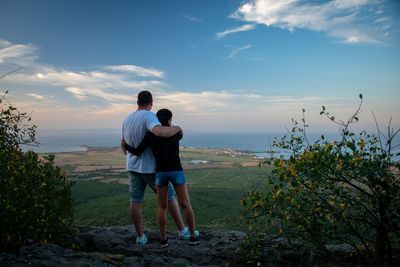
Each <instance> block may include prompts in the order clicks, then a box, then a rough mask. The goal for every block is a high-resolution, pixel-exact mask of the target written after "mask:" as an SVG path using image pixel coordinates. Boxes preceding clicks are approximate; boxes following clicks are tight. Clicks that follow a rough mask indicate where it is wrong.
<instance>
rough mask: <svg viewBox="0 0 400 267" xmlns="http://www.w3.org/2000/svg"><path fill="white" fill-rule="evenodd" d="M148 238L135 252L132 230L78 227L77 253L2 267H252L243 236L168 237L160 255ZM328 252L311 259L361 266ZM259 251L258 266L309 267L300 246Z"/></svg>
mask: <svg viewBox="0 0 400 267" xmlns="http://www.w3.org/2000/svg"><path fill="white" fill-rule="evenodd" d="M146 234H147V236H148V238H149V243H148V244H147V245H146V246H144V247H138V246H137V245H136V242H135V241H136V238H135V236H134V234H133V233H132V227H130V226H126V227H116V226H113V227H108V228H101V227H78V234H77V237H76V241H77V244H78V249H76V250H72V249H67V248H63V247H60V246H57V245H54V244H48V245H35V244H33V245H30V246H25V247H22V248H21V249H20V250H19V252H18V253H17V254H12V253H6V252H0V266H12V267H25V266H41V267H42V266H43V267H50V266H65V267H67V266H68V267H69V266H82V267H84V266H85V267H91V266H102V267H108V266H233V267H236V266H251V265H250V264H248V263H247V262H246V261H245V260H244V259H243V258H242V257H241V255H240V253H239V246H240V244H241V242H242V241H243V240H244V238H245V234H244V233H243V232H238V231H226V232H218V231H206V232H201V233H200V237H201V239H200V243H199V245H197V246H189V245H188V242H187V241H185V240H178V238H177V234H176V233H169V236H168V238H169V242H168V243H169V247H167V248H164V249H161V248H160V246H159V243H158V237H159V236H158V232H157V231H150V232H147V233H146ZM327 249H328V250H329V251H330V252H331V253H332V257H331V258H329V259H328V258H319V259H318V255H314V259H316V260H317V261H318V262H320V263H321V265H322V266H329V267H333V266H360V265H359V264H358V262H357V259H356V258H355V257H354V255H355V252H354V250H353V249H352V248H351V247H349V246H346V245H334V246H327ZM262 251H263V252H262V254H263V256H262V262H263V264H264V265H267V266H293V267H294V266H310V257H311V255H310V252H309V250H308V249H307V248H306V247H304V246H303V245H302V244H301V243H298V244H297V245H296V244H294V243H293V242H292V243H291V244H290V245H289V243H288V242H287V241H285V240H284V239H282V238H275V239H270V240H269V241H267V242H265V244H264V246H263V248H262ZM315 257H316V258H315Z"/></svg>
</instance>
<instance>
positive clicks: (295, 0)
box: [231, 0, 384, 43]
mask: <svg viewBox="0 0 400 267" xmlns="http://www.w3.org/2000/svg"><path fill="white" fill-rule="evenodd" d="M379 2H380V1H378V0H333V1H328V2H325V1H324V2H313V1H311V2H310V1H300V0H280V1H275V0H249V1H246V2H245V3H243V4H242V5H240V7H239V8H238V10H237V11H236V12H234V13H233V14H232V15H231V17H233V18H236V19H240V20H243V21H246V22H250V23H258V24H263V25H266V26H268V27H272V26H273V27H279V28H282V29H288V30H289V31H294V30H296V29H307V30H312V31H320V32H325V33H327V34H328V35H330V36H333V37H336V38H339V39H341V40H343V41H344V42H347V43H383V41H384V40H383V39H384V32H383V27H372V26H371V24H373V21H374V20H375V19H376V15H377V14H376V12H377V11H376V9H375V6H376V5H378V4H379ZM379 8H381V7H379Z"/></svg>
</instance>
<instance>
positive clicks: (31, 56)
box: [0, 39, 165, 107]
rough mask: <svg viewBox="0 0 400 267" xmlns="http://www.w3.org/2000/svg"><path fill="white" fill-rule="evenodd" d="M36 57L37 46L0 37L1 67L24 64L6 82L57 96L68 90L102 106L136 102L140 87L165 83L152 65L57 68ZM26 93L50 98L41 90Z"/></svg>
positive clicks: (159, 86) (159, 72) (78, 97)
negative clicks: (49, 91) (82, 68)
mask: <svg viewBox="0 0 400 267" xmlns="http://www.w3.org/2000/svg"><path fill="white" fill-rule="evenodd" d="M38 60H39V54H38V48H37V47H36V46H34V45H31V44H13V43H11V42H9V41H6V40H2V39H0V67H3V68H4V69H6V70H7V69H9V64H13V65H16V66H19V67H21V66H22V67H23V68H22V69H21V70H19V71H17V72H15V73H13V74H12V75H9V76H7V81H8V82H11V83H15V84H26V85H30V86H38V87H39V86H40V88H52V90H55V92H56V95H58V96H63V94H62V92H68V93H70V94H71V95H72V96H73V97H74V98H76V99H77V100H79V101H88V100H91V101H96V100H101V101H102V105H103V107H104V105H106V106H107V105H112V104H113V103H121V102H123V103H128V101H135V99H134V97H133V96H134V95H135V94H136V93H138V92H139V91H141V90H143V89H146V90H152V91H159V90H161V88H163V87H164V86H165V82H164V81H163V80H162V79H163V78H164V77H165V73H164V72H163V71H161V70H158V69H154V68H146V67H142V66H138V65H134V64H129V65H110V66H100V67H97V68H93V67H91V68H88V69H87V70H84V71H75V70H71V69H59V68H56V67H54V66H51V65H46V64H43V63H41V62H39V61H38ZM60 89H61V90H60ZM39 90H41V89H39ZM27 95H29V96H31V97H34V98H36V99H40V100H44V101H49V99H48V98H46V97H44V96H43V95H42V94H40V93H29V94H27ZM64 101H69V100H64Z"/></svg>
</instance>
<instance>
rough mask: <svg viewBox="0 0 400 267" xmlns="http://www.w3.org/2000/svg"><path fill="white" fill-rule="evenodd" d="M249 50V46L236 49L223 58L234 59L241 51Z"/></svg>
mask: <svg viewBox="0 0 400 267" xmlns="http://www.w3.org/2000/svg"><path fill="white" fill-rule="evenodd" d="M249 48H251V45H245V46H242V47H239V48H236V49H233V51H232V52H231V53H230V54H229V55H228V56H227V57H226V58H225V59H232V58H234V57H235V56H236V55H237V54H238V53H239V52H241V51H243V50H247V49H249Z"/></svg>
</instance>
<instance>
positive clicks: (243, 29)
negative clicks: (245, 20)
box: [215, 24, 256, 39]
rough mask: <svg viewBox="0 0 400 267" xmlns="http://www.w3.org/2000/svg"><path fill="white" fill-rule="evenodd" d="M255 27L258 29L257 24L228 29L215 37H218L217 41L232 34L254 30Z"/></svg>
mask: <svg viewBox="0 0 400 267" xmlns="http://www.w3.org/2000/svg"><path fill="white" fill-rule="evenodd" d="M255 27H256V25H255V24H245V25H242V26H240V27H235V28H230V29H227V30H225V31H223V32H217V33H216V34H215V35H216V37H217V39H221V38H223V37H225V36H227V35H229V34H232V33H237V32H244V31H250V30H253V29H254V28H255Z"/></svg>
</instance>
